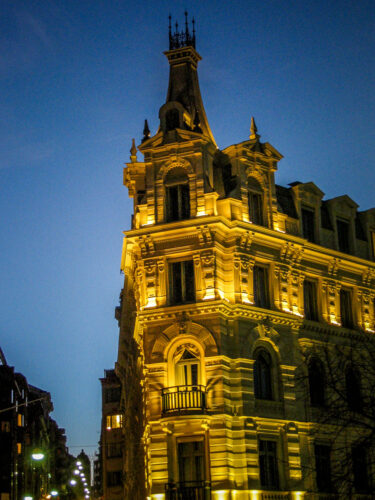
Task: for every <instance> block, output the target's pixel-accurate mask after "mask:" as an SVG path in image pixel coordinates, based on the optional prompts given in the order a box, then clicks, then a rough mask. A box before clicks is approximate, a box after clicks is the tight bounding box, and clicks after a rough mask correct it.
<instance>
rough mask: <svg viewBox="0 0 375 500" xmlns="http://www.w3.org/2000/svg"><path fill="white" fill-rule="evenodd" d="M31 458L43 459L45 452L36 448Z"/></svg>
mask: <svg viewBox="0 0 375 500" xmlns="http://www.w3.org/2000/svg"><path fill="white" fill-rule="evenodd" d="M31 458H32V459H33V460H37V461H39V460H43V458H44V453H43V452H42V451H41V450H34V451H33V452H32V454H31Z"/></svg>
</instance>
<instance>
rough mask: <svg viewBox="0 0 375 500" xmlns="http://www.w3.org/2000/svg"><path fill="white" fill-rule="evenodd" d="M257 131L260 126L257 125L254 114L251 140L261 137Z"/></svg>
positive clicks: (251, 125)
mask: <svg viewBox="0 0 375 500" xmlns="http://www.w3.org/2000/svg"><path fill="white" fill-rule="evenodd" d="M257 132H258V127H257V126H256V124H255V120H254V117H253V116H252V117H251V124H250V140H254V139H259V137H260V135H259V134H258V133H257Z"/></svg>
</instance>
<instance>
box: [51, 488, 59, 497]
mask: <svg viewBox="0 0 375 500" xmlns="http://www.w3.org/2000/svg"><path fill="white" fill-rule="evenodd" d="M58 494H59V492H58V491H56V490H52V491H51V495H52V496H53V497H57V495H58Z"/></svg>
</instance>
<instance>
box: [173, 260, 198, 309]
mask: <svg viewBox="0 0 375 500" xmlns="http://www.w3.org/2000/svg"><path fill="white" fill-rule="evenodd" d="M194 300H195V286H194V263H193V261H192V260H185V261H182V262H173V263H171V264H170V265H169V303H170V304H171V305H173V304H184V303H185V302H194Z"/></svg>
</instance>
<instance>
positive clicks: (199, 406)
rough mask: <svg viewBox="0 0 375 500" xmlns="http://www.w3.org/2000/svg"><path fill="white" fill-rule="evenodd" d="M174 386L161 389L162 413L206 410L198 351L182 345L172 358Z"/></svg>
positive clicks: (190, 345) (191, 346) (200, 411)
mask: <svg viewBox="0 0 375 500" xmlns="http://www.w3.org/2000/svg"><path fill="white" fill-rule="evenodd" d="M173 364H174V370H175V373H174V380H175V385H172V386H171V387H166V388H164V389H162V404H163V409H162V411H163V413H164V414H167V413H171V412H172V413H173V412H174V413H176V412H177V413H181V412H189V413H197V412H198V413H202V412H203V411H204V410H205V408H206V393H205V387H204V386H203V385H202V374H201V362H200V358H199V351H198V349H197V348H196V347H195V346H194V345H192V344H189V345H186V346H184V345H182V346H180V348H179V349H178V350H177V351H176V353H175V356H174V358H173Z"/></svg>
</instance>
